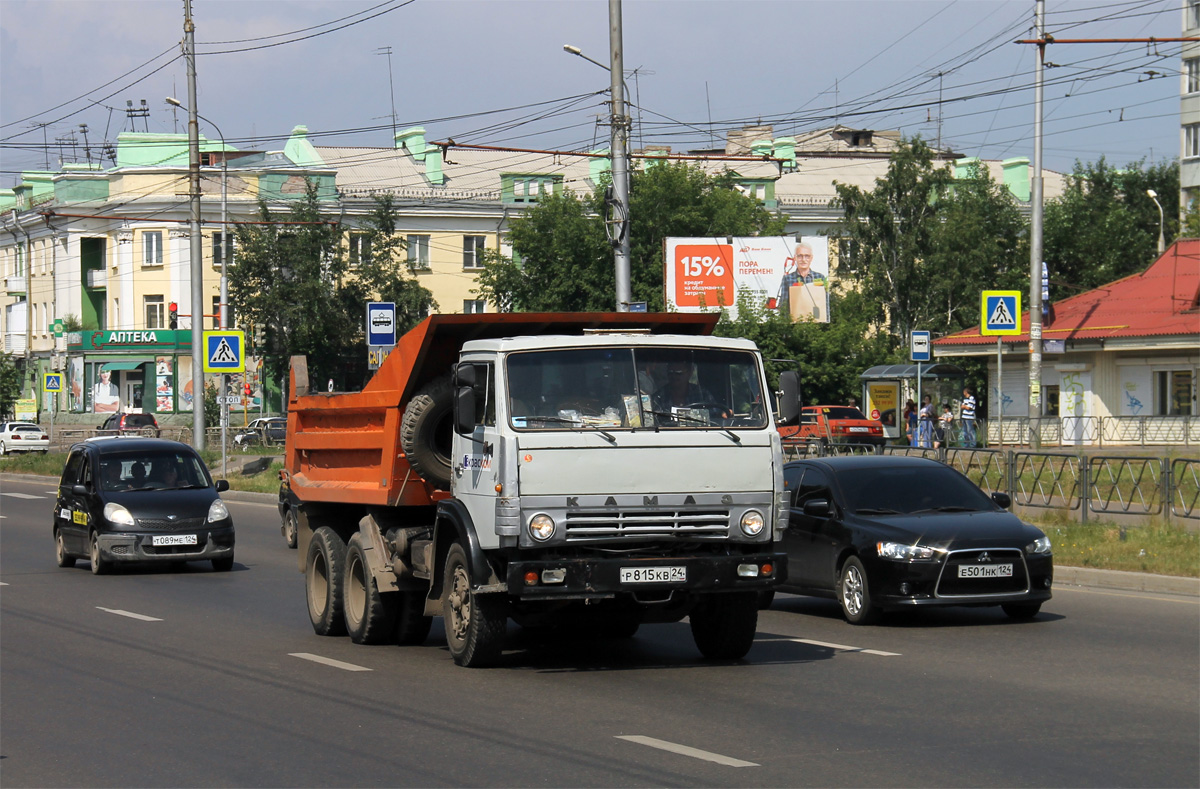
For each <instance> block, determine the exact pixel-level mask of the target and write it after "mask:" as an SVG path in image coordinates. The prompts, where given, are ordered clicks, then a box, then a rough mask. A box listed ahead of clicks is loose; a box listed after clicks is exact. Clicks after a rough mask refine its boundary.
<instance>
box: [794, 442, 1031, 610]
mask: <svg viewBox="0 0 1200 789" xmlns="http://www.w3.org/2000/svg"><path fill="white" fill-rule="evenodd" d="M784 481H785V484H786V487H787V489H788V493H789V495H790V496H791V502H792V506H791V510H790V514H789V521H788V527H787V529H786V530H785V532H784V548H785V549H786V551H787V554H788V572H787V579H786V581H785V582H784V583H783V584H782V585H781V586H780V587H779V588H780V590H781V591H785V592H794V593H797V594H808V595H818V596H823V597H835V598H836V599H837V600H838V602H840V603H841V606H842V613H843V614H844V615H845V617H846V619H847V621H849V622H850V623H852V624H868V623H870V622H872V621H875V620H876V619H877V618H878V616H879V614H880V612H881V611H883V610H887V609H899V608H909V607H917V606H929V605H939V606H942V605H999V606H1002V607H1003V608H1004V612H1005V613H1006V614H1008V615H1009V616H1011V617H1014V618H1018V619H1028V618H1032V617H1034V616H1036V615H1037V613H1038V611H1039V610H1040V609H1041V606H1042V603H1043V602H1045V601H1046V600H1049V599H1050V586H1051V584H1052V582H1053V578H1054V567H1053V559H1052V556H1051V551H1050V540H1049V539H1048V538H1047V537H1046V535H1045V534H1043V533H1042V531H1041V530H1040V529H1038V528H1036V527H1034V526H1031V525H1029V524H1027V523H1024V522H1022V521H1021V520H1020V519H1019V518H1018V517H1017V516H1016V515H1013V514H1012V513H1010V512H1006V511H1005V510H1006V509H1007V508H1008V507H1009V506H1010V505H1011V501H1010V499H1009V496H1008V495H1007V494H1005V493H993V494H992V495H991V497H988V496H987V495H986V494H984V493H983V491H981V490H980V489H979V488H978V487H977V486H976V485H975V484H974V483H972V482H971V480H969V479H967V477H965V476H963V475H962V474H960V473H959V472H958V471H955V470H954V469H952V468H950V467H949V466H946V465H943V464H942V463H938V462H937V461H934V460H928V459H925V458H918V457H905V456H900V455H881V456H859V457H838V458H814V459H811V460H801V461H796V462H793V463H788V464H787V465H786V466H784Z"/></svg>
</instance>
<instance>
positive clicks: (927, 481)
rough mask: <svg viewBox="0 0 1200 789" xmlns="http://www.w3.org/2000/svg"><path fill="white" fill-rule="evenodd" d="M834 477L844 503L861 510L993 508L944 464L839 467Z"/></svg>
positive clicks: (865, 511)
mask: <svg viewBox="0 0 1200 789" xmlns="http://www.w3.org/2000/svg"><path fill="white" fill-rule="evenodd" d="M836 477H837V481H838V485H839V486H840V487H841V489H842V494H843V495H844V496H845V504H846V507H847V508H848V509H850V510H852V511H854V512H859V513H863V514H880V513H889V514H890V513H902V514H915V513H919V512H974V511H979V510H994V509H996V505H995V504H994V503H993V502H992V500H991V499H989V498H988V497H987V496H986V495H984V493H983V492H982V491H981V490H980V489H979V488H978V487H976V486H975V484H974V483H972V482H971V481H970V480H969V479H967V478H966V477H964V476H963V475H962V474H960V473H958V472H957V471H955V470H954V469H952V468H948V467H946V466H941V465H939V466H921V467H917V466H910V467H905V468H870V467H867V468H853V469H840V470H838V471H837V472H836Z"/></svg>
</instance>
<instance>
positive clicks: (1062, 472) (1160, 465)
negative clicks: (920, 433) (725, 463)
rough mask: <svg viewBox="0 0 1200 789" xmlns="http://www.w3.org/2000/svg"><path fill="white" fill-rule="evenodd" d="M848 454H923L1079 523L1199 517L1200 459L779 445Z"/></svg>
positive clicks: (798, 453) (796, 452) (806, 453)
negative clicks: (1106, 519)
mask: <svg viewBox="0 0 1200 789" xmlns="http://www.w3.org/2000/svg"><path fill="white" fill-rule="evenodd" d="M1006 430H1007V427H1006ZM850 454H887V455H908V456H914V457H927V458H930V459H933V460H937V461H939V462H942V463H945V464H946V465H948V466H951V467H952V468H955V469H957V470H958V471H960V472H962V473H963V474H964V475H966V476H967V477H968V478H969V479H970V480H971V481H972V482H974V483H975V484H976V485H978V486H979V487H980V488H982V489H983V490H986V491H1004V492H1005V493H1007V494H1008V495H1009V496H1011V497H1012V500H1013V503H1014V504H1016V505H1020V506H1022V507H1033V508H1039V509H1060V510H1065V511H1068V512H1077V513H1078V514H1079V517H1080V519H1081V520H1082V521H1083V522H1084V523H1086V522H1087V521H1088V519H1089V517H1091V516H1094V515H1097V514H1105V515H1131V516H1142V517H1154V516H1162V517H1163V518H1165V519H1166V520H1168V521H1170V520H1171V519H1172V518H1184V519H1192V520H1200V458H1174V459H1172V458H1168V457H1138V456H1120V455H1090V456H1089V455H1086V454H1078V455H1077V454H1070V453H1065V452H1031V451H1025V450H1019V449H979V448H977V449H966V448H961V447H941V448H938V449H932V448H924V447H909V446H885V447H878V448H876V447H867V446H857V445H846V444H825V445H817V444H813V445H811V446H810V445H807V444H802V443H790V442H785V443H784V457H785V459H786V460H797V459H800V458H804V457H830V456H839V455H850Z"/></svg>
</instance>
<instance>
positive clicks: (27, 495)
mask: <svg viewBox="0 0 1200 789" xmlns="http://www.w3.org/2000/svg"><path fill="white" fill-rule="evenodd" d="M0 496H12V497H13V498H14V499H44V498H46V497H45V496H34V495H32V494H30V493H13V492H12V491H5V492H4V493H0Z"/></svg>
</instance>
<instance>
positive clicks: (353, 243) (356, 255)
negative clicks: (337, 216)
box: [350, 233, 371, 268]
mask: <svg viewBox="0 0 1200 789" xmlns="http://www.w3.org/2000/svg"><path fill="white" fill-rule="evenodd" d="M370 262H371V238H370V236H368V235H366V234H365V233H351V234H350V267H351V268H358V267H359V266H361V265H362V264H364V263H370Z"/></svg>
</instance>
